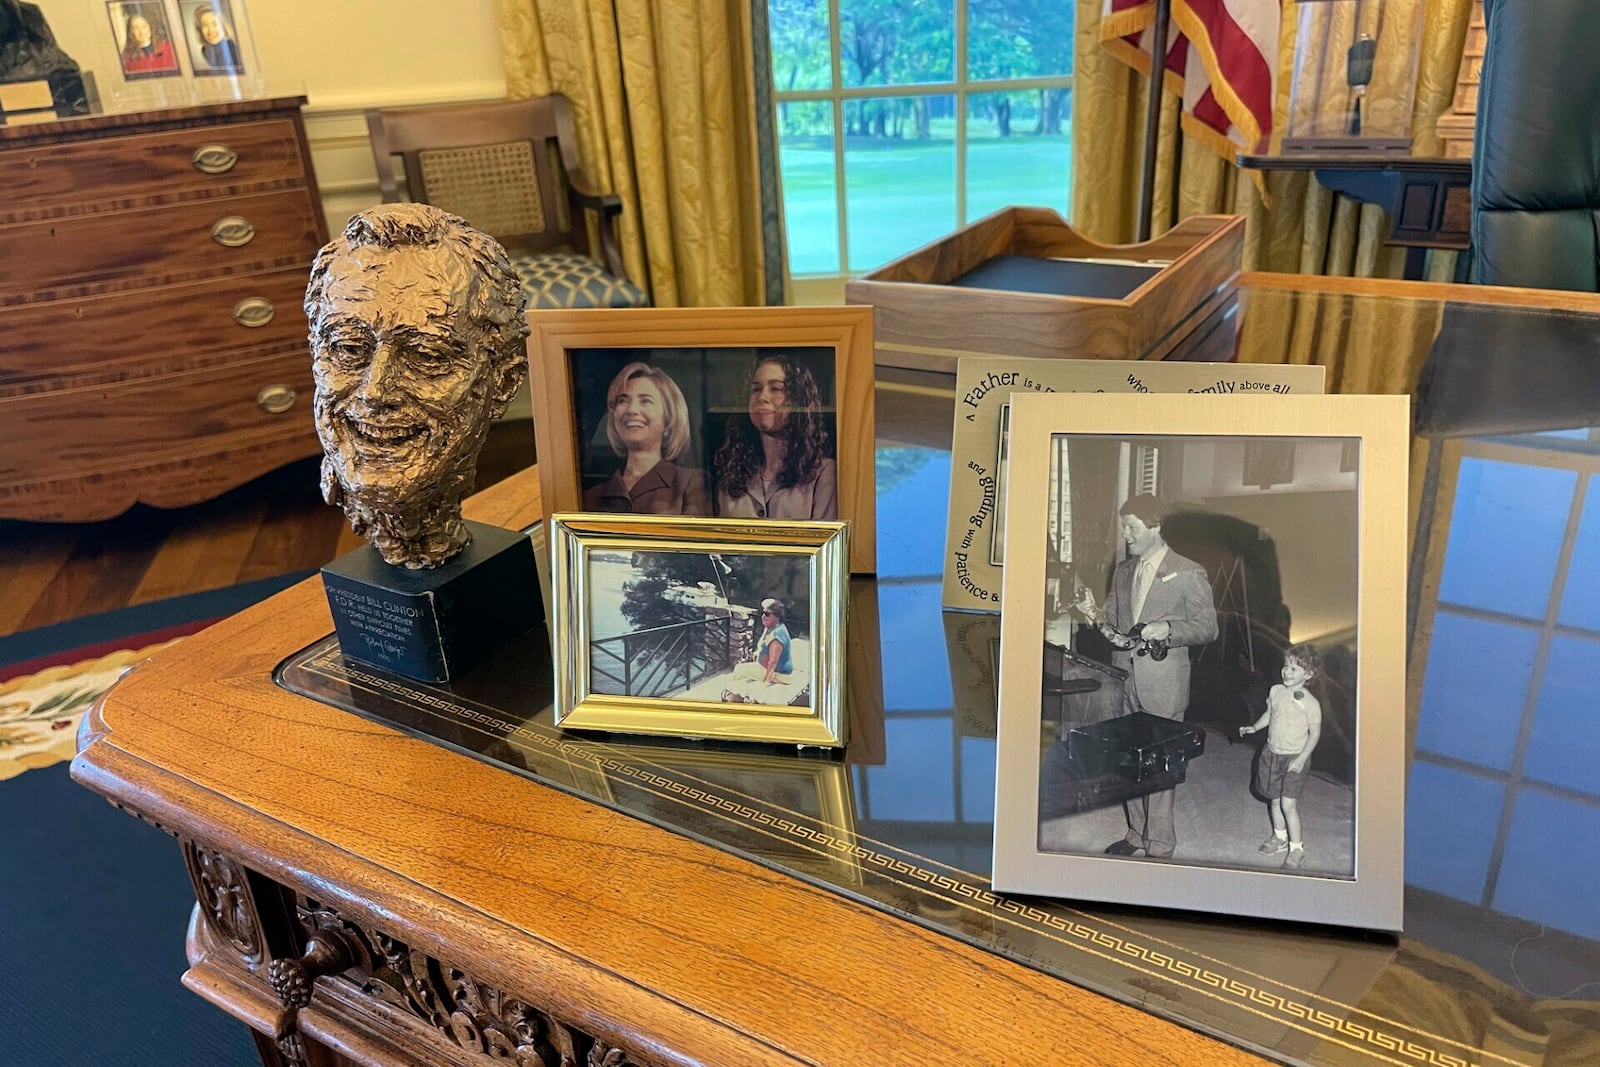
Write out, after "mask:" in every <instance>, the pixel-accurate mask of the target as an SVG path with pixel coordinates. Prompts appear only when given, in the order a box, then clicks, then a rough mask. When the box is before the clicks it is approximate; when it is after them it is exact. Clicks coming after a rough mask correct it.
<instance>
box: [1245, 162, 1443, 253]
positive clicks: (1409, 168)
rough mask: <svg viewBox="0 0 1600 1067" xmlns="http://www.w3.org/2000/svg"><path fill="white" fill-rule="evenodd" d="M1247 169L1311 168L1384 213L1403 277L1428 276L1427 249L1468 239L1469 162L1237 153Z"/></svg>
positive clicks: (1327, 181) (1339, 190) (1328, 182)
mask: <svg viewBox="0 0 1600 1067" xmlns="http://www.w3.org/2000/svg"><path fill="white" fill-rule="evenodd" d="M1239 166H1241V167H1245V168H1247V169H1250V170H1262V171H1272V170H1291V171H1311V173H1312V174H1313V175H1314V176H1315V177H1316V179H1317V181H1318V182H1320V183H1321V184H1322V186H1323V187H1324V188H1326V189H1329V190H1331V191H1332V192H1335V193H1343V194H1344V195H1345V196H1348V197H1350V198H1351V199H1352V200H1355V201H1356V202H1358V203H1362V204H1376V205H1378V206H1379V207H1381V208H1383V209H1384V210H1385V211H1387V212H1388V213H1389V227H1390V228H1389V236H1388V238H1387V239H1386V240H1385V243H1386V244H1391V245H1398V246H1400V247H1403V248H1404V249H1405V250H1406V265H1405V275H1404V276H1405V278H1406V279H1407V280H1410V281H1422V280H1423V279H1424V278H1425V277H1426V276H1427V258H1428V250H1429V249H1430V248H1446V249H1454V250H1458V251H1459V250H1464V249H1466V248H1468V247H1469V246H1470V245H1471V243H1472V160H1471V159H1446V158H1443V157H1434V156H1400V157H1383V156H1380V155H1377V154H1370V155H1364V154H1356V153H1330V154H1327V155H1287V156H1256V155H1241V156H1239Z"/></svg>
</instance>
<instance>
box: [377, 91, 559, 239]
mask: <svg viewBox="0 0 1600 1067" xmlns="http://www.w3.org/2000/svg"><path fill="white" fill-rule="evenodd" d="M367 127H368V130H369V132H370V133H371V137H372V152H373V156H374V157H375V161H376V163H377V165H378V184H379V186H380V188H381V189H382V192H383V200H384V202H385V203H394V202H396V201H399V200H401V199H404V198H403V197H402V195H401V191H400V188H399V184H398V182H397V181H396V179H395V170H394V164H393V157H394V156H399V157H400V159H401V161H402V165H403V167H404V171H405V178H406V187H407V191H408V192H409V193H410V199H412V200H416V201H420V202H423V203H428V204H432V205H434V206H435V207H438V208H443V209H444V210H445V211H449V212H451V213H452V214H456V215H460V216H461V217H462V218H464V219H466V220H467V221H468V222H469V223H471V224H472V225H473V226H474V227H476V228H477V229H480V230H482V231H483V232H485V233H487V234H490V235H491V236H493V237H495V238H496V239H498V240H499V241H500V242H501V243H502V244H504V245H505V246H506V247H507V248H508V249H525V250H530V251H532V250H538V249H544V248H553V247H559V246H570V247H573V248H576V249H577V250H578V251H580V252H584V253H587V252H588V233H587V228H586V227H585V226H583V225H581V220H582V218H583V215H582V212H581V208H579V207H577V205H574V204H573V203H572V202H571V189H570V188H569V184H568V182H567V181H566V179H565V173H564V172H566V171H571V172H575V173H577V172H581V168H580V166H579V163H578V149H577V142H576V139H575V136H574V134H573V127H572V113H571V109H570V105H569V104H568V103H567V100H566V98H565V97H563V96H559V95H555V96H546V97H539V98H537V99H533V100H508V101H499V102H495V103H486V104H461V105H450V106H445V107H426V108H401V109H389V110H373V111H369V112H367ZM574 218H577V219H579V220H580V225H578V226H577V227H574V226H573V224H572V220H573V219H574Z"/></svg>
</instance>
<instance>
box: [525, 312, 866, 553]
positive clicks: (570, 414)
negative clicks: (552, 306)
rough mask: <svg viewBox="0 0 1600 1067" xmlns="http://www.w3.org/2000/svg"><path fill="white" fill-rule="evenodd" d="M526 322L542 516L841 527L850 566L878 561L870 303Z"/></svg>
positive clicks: (581, 315) (546, 316)
mask: <svg viewBox="0 0 1600 1067" xmlns="http://www.w3.org/2000/svg"><path fill="white" fill-rule="evenodd" d="M530 322H531V324H532V326H533V335H532V336H531V337H530V338H529V342H528V350H529V352H530V353H534V354H535V355H534V356H533V357H532V366H533V374H532V381H533V403H534V415H535V418H534V428H535V433H536V435H537V437H538V448H539V457H540V462H539V468H540V478H541V488H542V489H543V491H544V494H545V501H546V503H547V504H548V505H549V506H550V507H551V508H552V510H561V511H568V510H571V511H577V510H581V511H584V512H597V513H598V512H604V513H607V514H634V515H672V516H684V517H717V518H731V519H754V520H758V521H780V522H833V521H842V522H850V523H852V524H853V530H854V533H853V536H852V538H851V551H852V557H851V570H852V572H854V573H870V572H872V571H873V570H874V568H875V565H876V561H875V559H874V550H875V544H876V538H875V536H874V534H873V515H874V499H873V486H874V460H873V451H872V448H873V410H872V405H873V399H872V397H873V393H872V313H871V309H863V308H849V307H833V308H782V307H774V308H719V309H715V310H710V309H703V308H666V309H654V308H644V309H638V308H629V309H582V310H572V311H542V312H540V313H539V314H538V315H535V316H532V317H531V318H530Z"/></svg>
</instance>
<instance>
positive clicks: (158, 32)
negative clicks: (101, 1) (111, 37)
mask: <svg viewBox="0 0 1600 1067" xmlns="http://www.w3.org/2000/svg"><path fill="white" fill-rule="evenodd" d="M121 11H122V73H123V74H124V75H126V76H128V77H130V78H131V77H149V76H151V75H160V74H176V73H178V53H177V51H176V50H175V49H174V48H173V47H172V39H171V37H170V36H169V35H168V34H167V24H166V19H165V16H164V15H163V14H162V12H161V8H160V7H159V5H158V6H156V7H154V8H149V9H147V8H144V7H141V6H139V5H137V4H124V5H122V8H121Z"/></svg>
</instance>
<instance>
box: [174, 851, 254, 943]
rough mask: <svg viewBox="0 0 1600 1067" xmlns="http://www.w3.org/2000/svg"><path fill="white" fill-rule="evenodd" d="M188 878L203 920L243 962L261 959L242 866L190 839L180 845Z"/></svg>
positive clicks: (252, 903) (252, 910)
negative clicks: (202, 914) (241, 957)
mask: <svg viewBox="0 0 1600 1067" xmlns="http://www.w3.org/2000/svg"><path fill="white" fill-rule="evenodd" d="M183 858H184V862H185V863H186V864H187V865H188V867H189V881H190V882H191V883H193V885H194V894H195V899H196V900H198V901H199V902H200V907H201V910H202V912H203V913H204V915H205V917H206V921H207V922H208V923H210V925H211V928H212V929H213V930H215V931H216V932H217V933H218V935H220V936H221V937H223V938H224V939H226V940H227V942H228V944H229V945H231V946H232V947H233V949H234V951H235V952H237V953H239V955H241V956H243V957H244V958H245V960H246V961H248V962H250V963H256V962H258V961H259V960H260V959H261V924H260V922H259V921H258V920H257V918H256V911H255V902H254V900H252V899H251V896H250V889H249V887H248V886H247V885H246V884H245V872H244V868H243V867H240V866H239V865H238V864H237V863H235V862H234V861H233V860H231V859H229V858H228V857H227V856H224V855H223V854H222V853H220V852H213V851H211V850H210V849H207V848H203V847H202V846H200V845H197V844H194V843H193V842H186V843H185V844H184V848H183Z"/></svg>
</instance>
